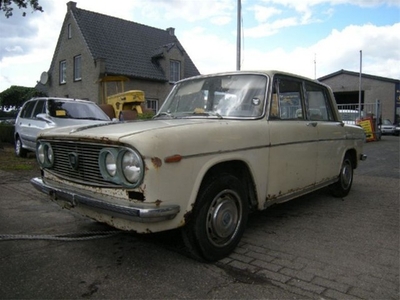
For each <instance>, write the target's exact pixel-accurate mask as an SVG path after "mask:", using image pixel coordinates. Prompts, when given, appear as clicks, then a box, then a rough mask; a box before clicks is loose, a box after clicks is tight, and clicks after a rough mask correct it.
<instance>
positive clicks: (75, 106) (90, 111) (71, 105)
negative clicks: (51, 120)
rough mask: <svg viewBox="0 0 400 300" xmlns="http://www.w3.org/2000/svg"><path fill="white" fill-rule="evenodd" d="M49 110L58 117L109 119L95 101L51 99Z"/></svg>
mask: <svg viewBox="0 0 400 300" xmlns="http://www.w3.org/2000/svg"><path fill="white" fill-rule="evenodd" d="M48 110H49V114H50V116H52V117H56V118H65V119H88V120H104V121H107V120H109V118H108V116H107V115H106V114H105V113H104V112H103V110H102V109H101V108H100V107H98V106H97V105H96V104H94V103H93V104H92V103H87V102H80V101H63V100H55V99H50V100H49V102H48Z"/></svg>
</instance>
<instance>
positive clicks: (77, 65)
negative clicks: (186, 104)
mask: <svg viewBox="0 0 400 300" xmlns="http://www.w3.org/2000/svg"><path fill="white" fill-rule="evenodd" d="M81 62H82V57H81V56H80V55H77V56H75V57H74V81H79V80H81V79H82V63H81Z"/></svg>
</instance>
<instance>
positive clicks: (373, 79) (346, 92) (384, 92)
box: [318, 70, 400, 122]
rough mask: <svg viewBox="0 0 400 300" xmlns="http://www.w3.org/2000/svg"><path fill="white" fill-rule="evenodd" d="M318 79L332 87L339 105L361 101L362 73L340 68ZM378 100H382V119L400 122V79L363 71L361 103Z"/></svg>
mask: <svg viewBox="0 0 400 300" xmlns="http://www.w3.org/2000/svg"><path fill="white" fill-rule="evenodd" d="M318 81H320V82H323V83H325V84H327V85H329V86H330V87H331V88H332V91H333V93H334V95H335V98H336V102H337V103H338V104H339V105H341V104H354V103H359V91H360V73H358V72H352V71H346V70H339V71H337V72H334V73H331V74H328V75H325V76H323V77H320V78H318ZM376 100H379V101H380V106H381V116H380V117H381V118H382V119H390V120H391V121H392V122H400V81H399V80H398V79H392V78H386V77H380V76H374V75H369V74H364V73H361V103H362V104H365V103H375V102H376Z"/></svg>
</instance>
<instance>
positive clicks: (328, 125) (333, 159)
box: [304, 82, 345, 184]
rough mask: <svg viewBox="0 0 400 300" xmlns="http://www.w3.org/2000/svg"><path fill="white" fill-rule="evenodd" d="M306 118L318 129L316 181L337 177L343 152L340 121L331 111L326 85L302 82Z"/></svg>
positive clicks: (330, 99)
mask: <svg viewBox="0 0 400 300" xmlns="http://www.w3.org/2000/svg"><path fill="white" fill-rule="evenodd" d="M304 87H305V96H306V97H305V99H306V110H307V118H308V119H309V121H310V122H311V123H312V124H313V126H315V128H316V129H317V132H318V155H317V156H316V158H317V172H316V182H317V184H318V183H324V182H326V181H328V180H330V179H334V178H337V176H338V174H339V171H340V167H341V163H342V159H343V156H344V151H345V136H344V134H345V130H344V126H343V123H342V122H341V121H339V120H338V119H337V118H336V117H335V114H334V108H333V105H335V104H334V102H333V101H332V100H333V95H331V93H330V92H329V90H328V88H327V87H325V86H322V85H319V84H316V83H313V82H305V85H304Z"/></svg>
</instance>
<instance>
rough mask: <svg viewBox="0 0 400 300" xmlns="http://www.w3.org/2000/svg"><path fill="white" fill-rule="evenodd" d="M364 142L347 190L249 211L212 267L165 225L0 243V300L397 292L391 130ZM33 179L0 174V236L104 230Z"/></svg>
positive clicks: (398, 243) (395, 143)
mask: <svg viewBox="0 0 400 300" xmlns="http://www.w3.org/2000/svg"><path fill="white" fill-rule="evenodd" d="M365 150H366V153H367V154H368V156H369V157H368V160H367V161H366V162H365V163H364V164H363V165H362V166H361V167H360V169H358V170H357V171H356V176H355V181H354V185H353V190H352V192H351V193H350V195H349V196H348V197H346V198H345V199H336V198H333V197H331V196H330V195H329V193H328V192H327V191H326V190H321V191H319V192H316V193H313V194H311V195H308V196H306V197H302V198H299V199H296V200H294V201H291V202H287V203H285V204H282V205H279V206H276V207H273V208H270V209H269V210H267V211H264V212H259V213H256V214H254V215H252V216H251V217H250V221H249V225H248V228H247V230H246V232H245V236H244V238H243V240H242V242H241V244H240V246H239V247H238V248H237V249H236V251H235V252H234V253H233V254H232V255H230V257H228V258H226V259H223V260H222V261H219V262H217V263H215V264H204V263H199V262H197V261H194V260H192V259H189V258H187V257H186V256H184V255H182V251H181V247H182V246H181V242H180V240H179V238H178V237H177V234H176V233H175V232H171V233H166V234H158V235H153V236H139V235H134V234H126V233H122V234H117V235H114V236H112V237H108V238H102V239H91V240H84V241H68V242H66V241H53V240H3V241H1V240H0V266H1V268H0V298H1V299H11V298H17V299H22V298H24V299H26V298H31V299H39V298H53V299H54V298H74V299H75V298H95V299H99V298H114V299H115V298H152V299H154V298H163V299H165V298H175V299H176V298H194V299H200V298H203V299H204V298H207V299H213V298H219V299H234V298H235V299H245V298H246V299H255V298H257V299H399V298H400V294H399V259H400V258H399V247H400V240H399V228H400V225H399V216H400V215H399V138H398V137H383V140H382V141H380V142H373V143H368V144H366V147H365ZM0 154H1V153H0ZM0 168H1V167H0ZM31 175H32V174H30V173H27V174H25V175H24V174H22V173H20V172H19V173H13V172H3V171H0V204H1V206H0V234H41V235H43V234H46V235H49V234H62V233H70V232H74V233H76V232H79V233H82V232H87V231H91V232H92V231H103V230H112V229H111V228H109V227H107V226H104V225H101V224H98V223H95V222H91V221H89V220H87V219H84V218H82V217H80V216H78V215H75V214H72V213H71V212H69V211H65V210H61V209H60V208H59V207H58V206H56V205H55V204H53V203H51V202H49V201H48V200H47V198H46V197H45V196H43V195H42V194H40V193H39V192H36V191H35V190H34V189H33V188H32V187H31V186H30V184H29V178H30V177H31Z"/></svg>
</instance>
